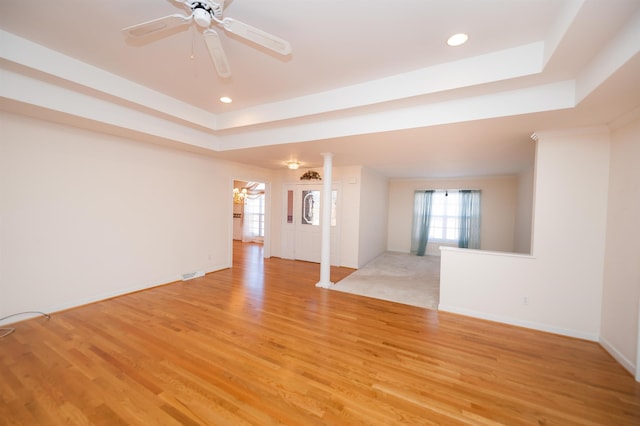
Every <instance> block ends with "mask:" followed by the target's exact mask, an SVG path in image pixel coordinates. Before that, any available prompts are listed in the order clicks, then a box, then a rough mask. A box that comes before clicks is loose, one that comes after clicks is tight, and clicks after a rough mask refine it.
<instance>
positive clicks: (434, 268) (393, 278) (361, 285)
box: [330, 252, 440, 309]
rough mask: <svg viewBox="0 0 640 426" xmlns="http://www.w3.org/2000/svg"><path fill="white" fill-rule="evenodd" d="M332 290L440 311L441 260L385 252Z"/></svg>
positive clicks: (431, 257)
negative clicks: (438, 309)
mask: <svg viewBox="0 0 640 426" xmlns="http://www.w3.org/2000/svg"><path fill="white" fill-rule="evenodd" d="M330 288H331V290H337V291H343V292H346V293H353V294H359V295H361V296H367V297H373V298H376V299H383V300H389V301H391V302H397V303H404V304H406V305H413V306H419V307H422V308H429V309H437V308H438V300H439V296H440V257H439V256H415V255H412V254H407V253H397V252H386V253H384V254H382V255H380V256H379V257H377V258H376V259H374V260H373V261H371V262H369V263H368V264H367V265H365V266H364V267H363V268H360V269H358V270H357V271H356V272H354V273H353V274H351V275H349V276H348V277H346V278H345V279H343V280H342V281H339V282H337V283H336V284H334V285H333V286H331V287H330Z"/></svg>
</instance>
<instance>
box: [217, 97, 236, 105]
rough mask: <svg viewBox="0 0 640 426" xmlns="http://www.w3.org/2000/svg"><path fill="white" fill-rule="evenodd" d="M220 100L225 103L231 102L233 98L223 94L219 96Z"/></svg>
mask: <svg viewBox="0 0 640 426" xmlns="http://www.w3.org/2000/svg"><path fill="white" fill-rule="evenodd" d="M220 102H222V103H225V104H230V103H231V102H233V99H231V98H230V97H228V96H223V97H221V98H220Z"/></svg>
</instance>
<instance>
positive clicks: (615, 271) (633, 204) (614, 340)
mask: <svg viewBox="0 0 640 426" xmlns="http://www.w3.org/2000/svg"><path fill="white" fill-rule="evenodd" d="M639 164H640V110H637V111H636V112H635V117H634V120H633V121H631V122H627V123H626V124H625V125H623V126H621V127H620V128H617V129H616V130H615V131H614V132H613V133H612V139H611V166H610V170H611V171H610V174H609V200H608V208H609V210H608V214H607V243H606V254H605V263H604V284H603V285H604V289H603V294H602V327H601V330H600V333H601V336H600V342H601V343H602V345H603V346H604V347H605V348H606V349H607V350H608V351H609V352H610V353H611V354H612V355H613V356H614V357H615V358H616V359H617V360H618V361H619V362H620V363H621V364H622V365H623V366H625V368H627V370H629V371H631V372H634V371H635V372H636V373H637V372H638V365H637V358H638V333H639V330H638V315H639V312H638V301H639V300H640V244H639V242H640V225H639V223H638V221H639V219H640V167H639Z"/></svg>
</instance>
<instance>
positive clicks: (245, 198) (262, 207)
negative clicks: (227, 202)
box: [233, 180, 266, 244]
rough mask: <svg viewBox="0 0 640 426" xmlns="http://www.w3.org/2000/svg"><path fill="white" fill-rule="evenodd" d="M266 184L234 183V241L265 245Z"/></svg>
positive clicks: (239, 181) (237, 181)
mask: <svg viewBox="0 0 640 426" xmlns="http://www.w3.org/2000/svg"><path fill="white" fill-rule="evenodd" d="M265 186H266V185H265V183H264V182H252V181H242V180H234V181H233V239H234V240H237V241H242V242H252V243H260V244H264V239H265V217H266V194H265Z"/></svg>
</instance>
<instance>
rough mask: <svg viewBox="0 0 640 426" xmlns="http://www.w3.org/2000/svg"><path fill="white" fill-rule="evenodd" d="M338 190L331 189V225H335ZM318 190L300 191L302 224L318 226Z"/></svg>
mask: <svg viewBox="0 0 640 426" xmlns="http://www.w3.org/2000/svg"><path fill="white" fill-rule="evenodd" d="M337 198H338V191H331V226H336V200H337ZM320 214H321V213H320V191H318V190H310V191H302V217H301V218H300V223H301V224H302V225H313V226H320Z"/></svg>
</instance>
